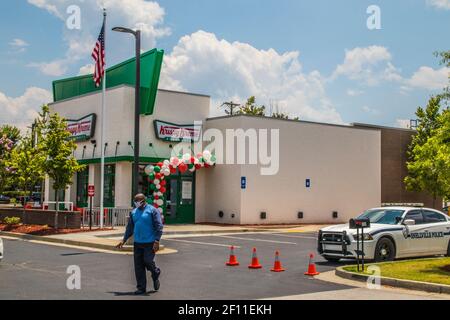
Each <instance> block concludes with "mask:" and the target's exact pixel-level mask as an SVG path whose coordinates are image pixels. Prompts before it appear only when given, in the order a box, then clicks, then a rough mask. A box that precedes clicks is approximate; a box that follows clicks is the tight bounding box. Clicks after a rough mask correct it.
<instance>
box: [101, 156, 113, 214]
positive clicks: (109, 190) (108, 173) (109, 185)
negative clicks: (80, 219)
mask: <svg viewBox="0 0 450 320" xmlns="http://www.w3.org/2000/svg"><path fill="white" fill-rule="evenodd" d="M104 181H105V186H104V189H103V190H104V204H105V207H106V208H114V203H115V183H116V165H115V164H107V165H105V180H104Z"/></svg>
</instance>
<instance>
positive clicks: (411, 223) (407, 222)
mask: <svg viewBox="0 0 450 320" xmlns="http://www.w3.org/2000/svg"><path fill="white" fill-rule="evenodd" d="M403 224H404V225H405V226H414V225H416V221H415V220H412V219H408V220H405V221H403Z"/></svg>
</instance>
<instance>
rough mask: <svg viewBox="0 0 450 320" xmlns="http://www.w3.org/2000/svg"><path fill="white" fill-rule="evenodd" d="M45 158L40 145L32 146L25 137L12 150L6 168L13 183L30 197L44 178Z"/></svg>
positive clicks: (30, 141) (31, 141) (31, 139)
mask: <svg viewBox="0 0 450 320" xmlns="http://www.w3.org/2000/svg"><path fill="white" fill-rule="evenodd" d="M45 160H46V156H45V152H44V149H43V148H42V144H38V145H36V146H34V145H33V138H32V137H31V136H30V135H27V136H25V137H24V138H22V140H21V141H20V142H19V143H18V145H17V146H16V147H15V148H14V149H13V150H12V152H11V156H10V160H9V161H7V164H8V167H9V168H11V170H12V171H13V177H12V178H13V181H14V182H15V184H17V186H18V187H19V188H20V189H21V190H22V191H26V192H27V193H28V194H29V195H30V196H31V195H32V193H33V189H34V186H35V185H36V184H37V183H39V182H40V181H42V180H43V179H44V178H45V172H44V164H45Z"/></svg>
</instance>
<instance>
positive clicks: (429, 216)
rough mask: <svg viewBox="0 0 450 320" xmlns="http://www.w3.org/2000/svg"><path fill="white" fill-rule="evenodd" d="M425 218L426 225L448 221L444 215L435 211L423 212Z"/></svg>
mask: <svg viewBox="0 0 450 320" xmlns="http://www.w3.org/2000/svg"><path fill="white" fill-rule="evenodd" d="M423 217H424V219H425V223H438V222H446V221H447V219H445V217H444V215H442V214H440V213H437V212H434V211H428V210H423Z"/></svg>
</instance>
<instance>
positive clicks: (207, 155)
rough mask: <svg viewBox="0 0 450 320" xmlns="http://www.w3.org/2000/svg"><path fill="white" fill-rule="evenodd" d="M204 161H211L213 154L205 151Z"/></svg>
mask: <svg viewBox="0 0 450 320" xmlns="http://www.w3.org/2000/svg"><path fill="white" fill-rule="evenodd" d="M203 159H205V160H206V161H209V160H210V159H211V152H209V151H208V150H205V151H203Z"/></svg>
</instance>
